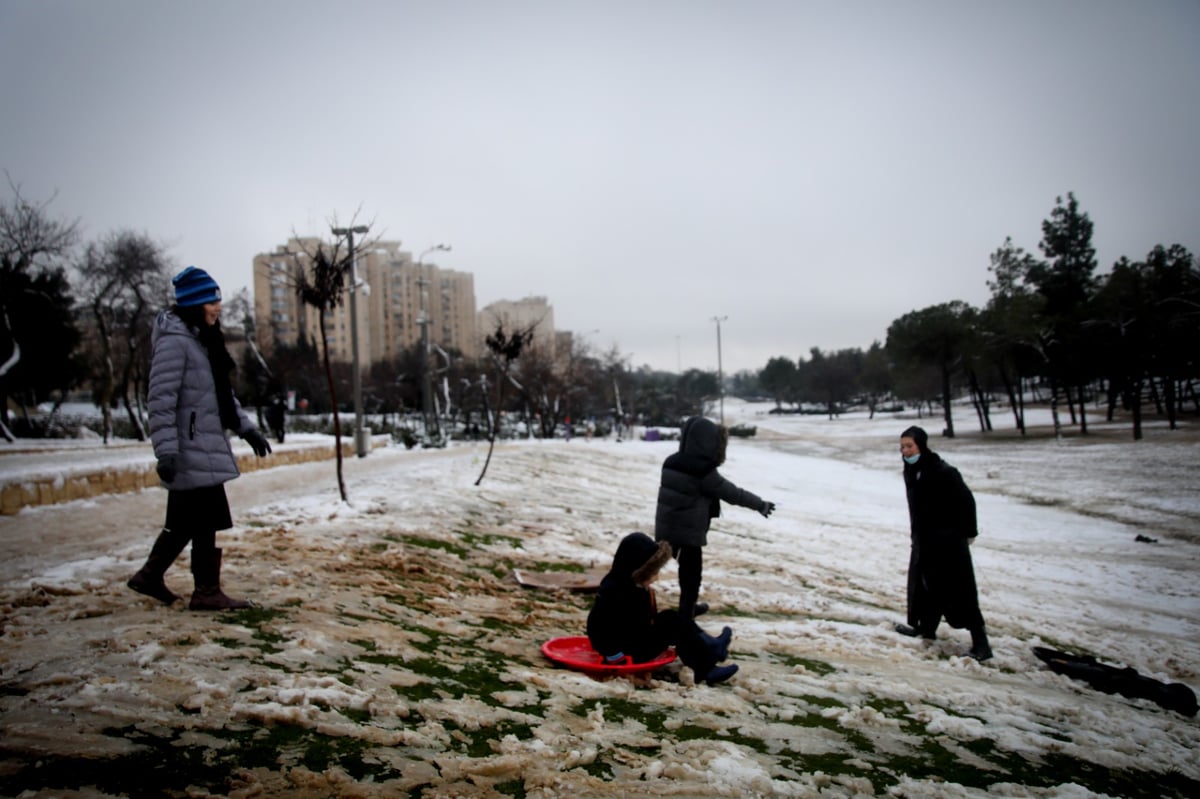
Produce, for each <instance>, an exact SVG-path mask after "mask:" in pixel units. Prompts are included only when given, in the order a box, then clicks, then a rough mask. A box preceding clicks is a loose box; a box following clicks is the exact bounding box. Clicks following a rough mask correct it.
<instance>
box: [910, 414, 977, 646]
mask: <svg viewBox="0 0 1200 799" xmlns="http://www.w3.org/2000/svg"><path fill="white" fill-rule="evenodd" d="M900 455H901V457H902V458H903V459H904V485H905V489H906V491H907V494H908V516H909V521H910V524H911V529H912V552H911V554H910V556H909V562H908V623H907V624H899V625H896V631H897V632H899V633H901V634H903V635H912V636H916V635H920V636H922V637H924V638H928V639H932V638H935V637H936V636H937V628H938V625H939V624H940V623H941V621H942V617H945V619H946V623H947V624H949V625H950V626H951V627H954V628H956V629H962V628H966V629H967V630H969V631H970V633H971V649H970V651H969V652H968V653H967V654H968V655H970V656H971V657H973V658H975V659H976V660H980V661H982V660H987V659H988V658H990V657H991V656H992V649H991V646H990V645H989V644H988V639H987V631H986V629H985V627H984V623H983V613H982V612H980V610H979V592H978V590H977V588H976V586H975V567H974V564H973V563H972V561H971V542H972V541H974V540H975V536H976V535H978V533H979V529H978V525H977V522H976V516H975V497H974V495H972V494H971V489H969V488H967V484H966V483H965V482H963V479H962V475H961V474H959V472H958V469H955V468H954V467H953V466H951V465H950V464H949V463H946V461H944V460H943V459H942V458H941V456H940V455H938V454H937V453H936V452H934V451H933V450H931V449H929V435H928V434H927V433H926V432H925V431H924V430H922V429H921V428H920V427H909V428H908V429H907V430H905V431H904V432H903V433H901V434H900Z"/></svg>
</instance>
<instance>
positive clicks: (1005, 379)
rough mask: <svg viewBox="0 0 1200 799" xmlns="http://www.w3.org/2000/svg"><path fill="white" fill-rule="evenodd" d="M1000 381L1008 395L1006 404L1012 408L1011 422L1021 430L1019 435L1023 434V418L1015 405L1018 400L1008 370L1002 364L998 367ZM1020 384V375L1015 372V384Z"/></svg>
mask: <svg viewBox="0 0 1200 799" xmlns="http://www.w3.org/2000/svg"><path fill="white" fill-rule="evenodd" d="M1000 381H1001V382H1002V383H1004V393H1005V394H1006V395H1007V396H1008V406H1009V407H1010V408H1012V413H1013V422H1014V423H1016V425H1017V429H1018V430H1020V431H1021V435H1025V420H1024V419H1022V418H1021V410H1020V407H1019V406H1018V405H1017V403H1018V402H1019V400H1018V398H1017V393H1016V392H1015V391H1013V381H1012V379H1011V378H1010V377H1009V376H1008V370H1007V369H1005V368H1004V367H1003V366H1002V367H1000ZM1020 384H1021V375H1020V373H1019V372H1018V373H1017V385H1018V386H1020Z"/></svg>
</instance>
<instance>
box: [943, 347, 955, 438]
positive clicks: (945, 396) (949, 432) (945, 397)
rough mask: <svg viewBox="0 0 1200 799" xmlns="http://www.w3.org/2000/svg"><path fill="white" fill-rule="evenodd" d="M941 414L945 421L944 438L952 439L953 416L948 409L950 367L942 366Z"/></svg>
mask: <svg viewBox="0 0 1200 799" xmlns="http://www.w3.org/2000/svg"><path fill="white" fill-rule="evenodd" d="M942 414H943V415H944V416H945V419H946V429H945V431H944V432H945V435H946V438H954V416H953V415H952V413H951V409H950V367H949V366H948V365H946V364H943V365H942Z"/></svg>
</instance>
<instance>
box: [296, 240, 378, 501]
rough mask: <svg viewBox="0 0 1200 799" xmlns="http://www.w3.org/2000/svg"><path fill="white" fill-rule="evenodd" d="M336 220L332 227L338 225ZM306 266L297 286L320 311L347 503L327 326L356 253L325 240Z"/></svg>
mask: <svg viewBox="0 0 1200 799" xmlns="http://www.w3.org/2000/svg"><path fill="white" fill-rule="evenodd" d="M336 226H337V225H336V221H335V222H334V224H333V225H331V227H336ZM377 241H378V237H376V238H374V239H370V240H366V241H362V242H360V244H359V246H360V248H362V249H368V248H370V247H371V246H373V244H374V243H375V242H377ZM304 254H305V256H307V257H306V258H305V259H304V260H305V261H306V263H305V265H304V267H303V268H301V269H300V270H298V271H297V272H296V273H295V288H296V293H297V295H298V296H299V297H300V300H301V301H302V302H303V303H304V304H305V305H309V306H311V307H313V308H315V309H316V310H317V319H318V326H319V328H320V339H321V354H322V360H323V363H324V367H325V380H326V381H327V383H328V386H329V399H330V402H331V404H332V405H333V436H334V449H335V451H336V454H337V480H338V492H339V493H340V494H341V497H342V501H343V502H349V498H348V496H347V494H346V481H345V478H344V477H343V475H342V422H341V417H340V415H339V413H338V401H337V388H336V383H335V381H334V379H333V366H332V364H331V362H330V359H329V337H328V332H327V331H326V329H325V323H326V315H327V314H328V313H329V312H330V311H332V310H333V309H334V308H337V307H338V306H340V305H341V304H342V298H343V295H344V294H345V289H346V277H347V275H348V274H349V272H350V267H351V257H352V253H351V252H350V251H349V248H347V249H345V250H343V249H342V248H341V239H338V240H337V241H335V242H334V243H333V244H332V245H328V244H324V243H321V244H319V245H318V246H317V247H316V249H315V251H313V252H308V251H305V253H304Z"/></svg>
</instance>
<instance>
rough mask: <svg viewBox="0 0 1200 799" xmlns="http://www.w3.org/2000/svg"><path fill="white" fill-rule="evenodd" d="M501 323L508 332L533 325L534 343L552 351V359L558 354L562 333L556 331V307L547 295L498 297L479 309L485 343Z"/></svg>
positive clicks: (480, 332) (546, 350) (480, 324)
mask: <svg viewBox="0 0 1200 799" xmlns="http://www.w3.org/2000/svg"><path fill="white" fill-rule="evenodd" d="M500 323H503V325H504V330H505V332H507V333H514V332H516V331H518V330H528V329H529V328H530V327H532V328H533V329H534V330H533V342H532V344H533V346H534V347H537V348H538V349H540V350H542V351H543V352H545V353H546V354H548V355H549V357H550V358H554V357H556V355H555V353H556V352H558V351H559V346H558V336H556V335H555V332H554V307H553V306H552V305H550V303H549V302H547V301H546V298H545V297H526V298H525V299H522V300H498V301H496V302H493V303H491V304H489V305H486V306H484V308H483V310H481V311H480V312H479V323H478V327H479V336H480V341H481V342H482V339H483V337H484V336H487V335H490V334H491V333H493V332H495V330H496V325H497V324H500ZM480 346H482V343H481V345H480ZM568 349H569V348H568Z"/></svg>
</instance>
